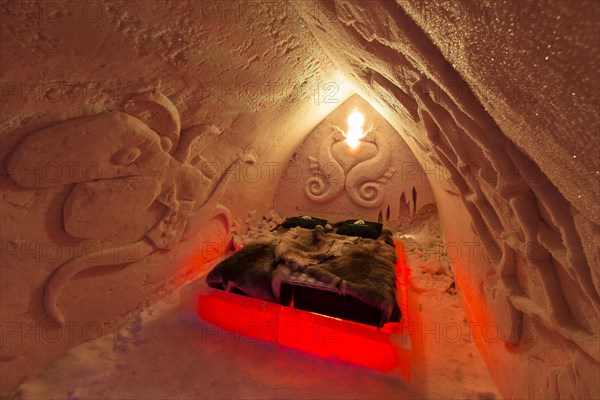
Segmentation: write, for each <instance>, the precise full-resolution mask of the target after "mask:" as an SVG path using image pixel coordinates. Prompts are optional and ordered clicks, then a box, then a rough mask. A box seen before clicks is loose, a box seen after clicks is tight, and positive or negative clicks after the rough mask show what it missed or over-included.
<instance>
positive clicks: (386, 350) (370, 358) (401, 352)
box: [278, 307, 412, 381]
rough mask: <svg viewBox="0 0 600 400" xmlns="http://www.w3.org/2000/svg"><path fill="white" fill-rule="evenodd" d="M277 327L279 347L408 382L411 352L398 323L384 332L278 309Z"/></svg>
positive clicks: (323, 317) (334, 319) (369, 327)
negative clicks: (392, 374)
mask: <svg viewBox="0 0 600 400" xmlns="http://www.w3.org/2000/svg"><path fill="white" fill-rule="evenodd" d="M391 325H394V326H395V327H391ZM278 327H279V334H278V338H279V343H280V344H282V345H284V346H287V347H291V348H294V349H298V350H301V351H304V352H306V353H309V354H314V355H316V356H319V357H323V358H327V359H332V360H337V361H345V362H350V363H352V364H355V365H360V366H364V367H367V368H373V369H376V370H379V371H384V372H389V371H392V370H395V371H398V373H399V374H400V375H401V376H402V377H403V378H404V379H406V380H407V381H410V377H411V357H412V351H411V347H410V341H409V339H408V336H402V335H401V329H400V324H399V323H389V324H386V330H387V332H385V331H384V330H381V329H377V328H375V327H372V326H369V325H364V324H359V323H355V322H351V321H345V320H340V319H337V318H332V317H327V316H323V315H319V314H314V313H310V312H305V311H302V310H297V309H293V308H289V307H282V308H281V312H280V314H279V325H278ZM391 332H397V333H391Z"/></svg>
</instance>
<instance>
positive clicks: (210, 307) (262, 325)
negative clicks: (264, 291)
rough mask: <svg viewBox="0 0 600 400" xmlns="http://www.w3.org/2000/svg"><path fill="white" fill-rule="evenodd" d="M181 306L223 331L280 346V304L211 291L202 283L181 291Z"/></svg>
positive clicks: (199, 281) (194, 283) (188, 286)
mask: <svg viewBox="0 0 600 400" xmlns="http://www.w3.org/2000/svg"><path fill="white" fill-rule="evenodd" d="M181 302H182V309H183V310H184V311H192V312H194V313H195V315H196V316H197V317H199V318H200V319H202V320H203V321H205V322H208V323H210V324H213V325H216V326H218V327H219V328H221V329H223V330H226V331H228V332H233V333H237V334H240V335H244V336H247V337H252V338H255V339H261V340H264V341H267V342H271V343H276V342H277V329H276V327H277V323H278V314H279V309H280V308H281V306H280V305H279V304H275V303H271V302H268V301H264V300H259V299H254V298H251V297H246V296H241V295H237V294H232V293H228V292H224V291H222V290H216V289H211V288H209V287H208V286H206V284H205V283H204V282H203V279H198V280H196V281H194V282H192V283H191V284H189V285H187V286H185V287H184V288H182V289H181Z"/></svg>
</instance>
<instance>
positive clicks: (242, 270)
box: [206, 226, 398, 322]
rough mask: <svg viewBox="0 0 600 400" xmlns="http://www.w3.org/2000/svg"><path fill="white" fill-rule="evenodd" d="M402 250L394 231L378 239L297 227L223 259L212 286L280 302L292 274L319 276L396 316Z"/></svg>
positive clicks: (214, 272)
mask: <svg viewBox="0 0 600 400" xmlns="http://www.w3.org/2000/svg"><path fill="white" fill-rule="evenodd" d="M395 262H396V252H395V250H394V247H393V241H392V240H391V235H390V234H389V233H387V232H384V233H382V235H381V237H380V238H379V239H377V240H374V239H364V238H359V237H351V236H345V235H338V234H335V233H325V231H324V230H323V228H322V227H321V226H318V227H316V228H315V229H313V230H308V229H303V228H291V229H289V230H283V231H281V232H280V233H278V234H276V235H274V236H273V237H272V238H270V239H264V240H259V241H255V242H252V243H250V244H248V245H246V246H245V247H244V248H242V249H241V250H239V251H238V252H236V253H234V254H233V255H232V256H230V257H228V258H226V259H225V260H223V261H222V262H221V263H219V264H218V265H217V266H216V267H215V268H214V269H213V270H212V271H211V272H210V273H209V274H208V276H207V278H206V282H207V284H208V285H209V286H211V287H215V288H219V289H223V290H226V291H230V292H242V293H245V294H247V295H249V296H252V297H256V298H259V299H263V300H268V301H273V302H279V299H280V297H279V293H280V287H281V284H282V283H283V282H285V281H286V280H287V279H288V278H289V277H290V275H291V274H292V273H294V272H300V273H303V274H306V275H309V276H311V277H312V278H314V279H316V280H317V281H319V282H320V283H322V285H323V286H327V287H328V288H329V289H330V290H334V291H337V292H338V293H340V294H342V295H352V296H354V297H356V298H357V299H359V300H361V301H362V302H364V303H366V304H368V305H370V306H372V307H375V308H377V309H379V310H381V311H382V318H383V319H384V321H383V322H387V321H389V320H391V318H392V316H393V314H394V311H395V310H397V307H398V306H397V303H396V273H395V269H394V264H395Z"/></svg>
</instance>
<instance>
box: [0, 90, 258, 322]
mask: <svg viewBox="0 0 600 400" xmlns="http://www.w3.org/2000/svg"><path fill="white" fill-rule="evenodd" d="M122 110H123V111H107V112H104V113H100V114H96V115H91V116H85V117H80V118H75V119H71V120H68V121H64V122H60V123H58V124H56V125H53V126H50V127H47V128H43V129H40V130H38V131H35V132H32V133H30V134H28V135H26V136H25V138H24V139H23V140H22V141H21V142H20V143H19V144H18V145H17V146H16V148H15V149H14V150H13V151H12V153H11V154H9V156H8V157H7V159H6V170H7V172H8V174H9V175H10V176H11V177H12V179H13V180H14V181H15V182H16V183H17V184H19V185H21V186H24V187H28V188H44V187H52V186H58V185H68V184H73V187H72V188H71V190H70V191H69V193H68V194H67V196H66V198H65V200H64V203H63V206H62V212H63V223H64V229H65V231H66V232H67V233H69V234H70V235H71V236H73V237H75V238H79V239H90V238H96V239H101V238H103V237H105V236H107V235H110V234H112V233H115V231H117V230H118V229H119V227H120V226H123V225H124V224H125V223H127V222H129V221H132V220H134V219H135V218H137V217H139V216H140V215H141V214H142V213H143V212H144V211H145V210H147V209H148V208H149V207H150V206H151V205H152V204H153V203H154V202H159V203H161V204H163V205H164V206H166V210H165V212H164V214H163V215H162V217H161V218H160V219H159V220H158V221H157V222H156V223H155V225H154V226H153V227H152V228H151V229H150V230H148V231H147V232H145V234H143V237H141V238H140V239H139V240H138V241H137V242H134V243H129V244H125V245H118V246H113V247H110V248H107V249H103V250H102V251H100V253H99V254H96V255H95V256H94V257H93V258H92V257H87V256H86V255H81V256H78V257H74V258H71V259H70V260H68V261H67V262H66V263H64V264H63V265H61V266H60V267H59V268H58V269H56V270H55V271H54V273H53V274H52V275H51V277H50V279H49V280H48V282H47V283H46V287H45V291H44V304H43V306H44V309H45V311H46V313H47V314H48V315H49V316H50V317H51V318H52V319H54V320H55V321H57V322H58V323H63V322H64V318H63V315H62V313H61V312H60V310H59V309H58V307H57V304H56V303H57V299H58V297H59V295H60V292H61V290H62V288H63V287H64V286H65V285H66V284H67V283H68V281H69V280H70V279H71V278H72V277H73V276H75V275H76V274H77V273H79V272H81V271H83V270H86V269H89V268H92V267H95V266H100V265H118V264H125V263H132V262H136V261H139V260H141V259H143V258H144V257H146V256H148V255H149V254H150V253H152V252H154V251H155V250H158V249H161V250H169V249H172V248H173V247H174V246H176V245H177V243H178V242H179V241H181V240H185V239H187V238H189V237H191V236H192V235H194V234H195V233H197V231H198V230H199V228H200V227H202V226H203V225H204V224H205V223H206V222H207V221H208V220H210V219H212V218H213V217H216V216H219V215H222V216H223V217H224V220H225V224H226V229H227V231H228V232H229V221H230V214H229V210H228V209H227V208H225V207H224V206H222V205H220V204H219V201H220V199H221V197H222V195H223V193H224V191H225V188H226V186H227V184H228V181H229V178H230V176H231V174H229V173H228V171H229V170H230V169H232V168H235V167H236V165H237V164H238V163H241V162H245V163H252V162H254V159H253V158H252V157H251V156H249V155H241V156H239V157H238V158H237V159H236V160H235V161H234V162H233V163H232V164H231V165H229V166H228V168H227V170H225V171H223V173H222V174H221V176H219V177H217V176H216V175H217V171H216V170H215V169H214V168H212V167H211V165H210V164H209V163H207V162H206V160H205V159H204V158H203V157H202V156H201V155H200V154H199V153H200V152H201V151H202V149H203V144H204V143H206V141H207V139H209V138H210V137H214V136H215V135H219V134H220V131H219V130H218V129H217V128H216V127H215V126H212V125H195V126H192V127H191V128H189V129H186V130H185V131H183V132H182V133H180V131H181V123H180V118H179V113H178V111H177V109H176V108H175V106H174V105H173V104H172V103H171V101H170V100H169V99H168V98H167V97H166V96H164V95H163V94H161V93H159V92H145V93H139V94H135V95H133V96H131V97H130V98H129V99H128V100H127V101H126V102H125V103H124V105H123V107H122ZM192 149H193V150H194V151H193V152H192ZM36 171H38V172H39V171H46V173H44V174H41V173H36ZM48 171H55V172H56V173H48Z"/></svg>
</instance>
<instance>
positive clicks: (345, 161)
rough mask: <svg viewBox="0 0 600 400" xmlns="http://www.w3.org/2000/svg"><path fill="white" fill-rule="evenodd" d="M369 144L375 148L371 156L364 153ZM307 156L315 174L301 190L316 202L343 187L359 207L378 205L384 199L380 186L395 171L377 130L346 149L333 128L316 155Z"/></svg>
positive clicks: (385, 145) (389, 152)
mask: <svg viewBox="0 0 600 400" xmlns="http://www.w3.org/2000/svg"><path fill="white" fill-rule="evenodd" d="M336 128H337V127H336ZM369 145H371V146H374V147H375V152H374V155H371V156H369V155H366V154H368V153H367V152H366V151H365V147H366V146H369ZM365 158H366V159H365ZM308 159H309V161H310V170H311V171H312V172H313V174H314V175H313V176H312V177H310V178H309V179H308V180H307V181H306V184H305V190H304V193H305V195H306V197H308V198H309V199H310V200H312V201H314V202H317V203H328V202H330V201H331V200H333V199H335V198H336V197H337V196H339V195H340V194H341V193H342V191H343V190H344V189H346V192H347V193H348V195H349V197H350V198H351V199H352V201H353V202H354V203H356V204H357V205H358V206H360V207H364V208H377V207H379V206H380V205H381V204H382V203H383V200H384V198H385V191H384V190H383V186H384V185H385V184H386V183H387V182H388V180H389V179H390V178H391V177H392V175H394V173H395V172H396V170H395V169H394V168H392V167H390V164H391V161H392V151H391V147H390V146H389V145H388V144H387V142H386V140H385V139H384V138H383V137H381V135H378V134H377V132H375V133H374V134H373V138H372V139H371V141H365V142H364V143H362V145H361V146H359V147H357V148H356V149H354V150H348V145H347V144H346V143H344V142H343V136H342V135H341V134H340V130H339V128H337V129H334V130H333V131H332V133H331V134H330V135H329V136H327V137H326V138H325V140H323V142H322V143H321V146H320V148H319V152H318V156H317V157H313V156H309V157H308Z"/></svg>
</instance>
